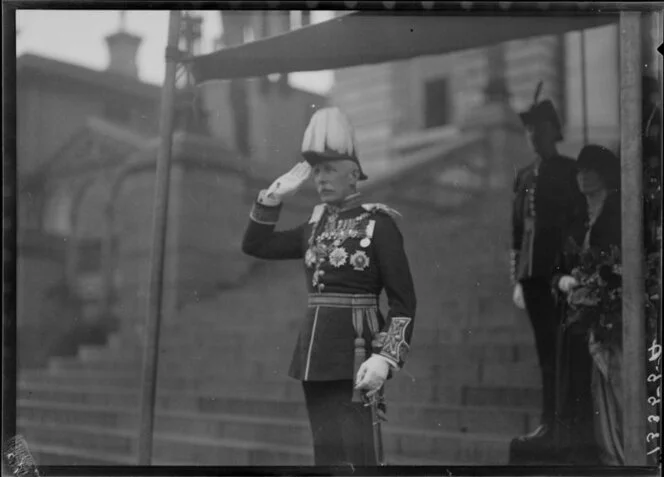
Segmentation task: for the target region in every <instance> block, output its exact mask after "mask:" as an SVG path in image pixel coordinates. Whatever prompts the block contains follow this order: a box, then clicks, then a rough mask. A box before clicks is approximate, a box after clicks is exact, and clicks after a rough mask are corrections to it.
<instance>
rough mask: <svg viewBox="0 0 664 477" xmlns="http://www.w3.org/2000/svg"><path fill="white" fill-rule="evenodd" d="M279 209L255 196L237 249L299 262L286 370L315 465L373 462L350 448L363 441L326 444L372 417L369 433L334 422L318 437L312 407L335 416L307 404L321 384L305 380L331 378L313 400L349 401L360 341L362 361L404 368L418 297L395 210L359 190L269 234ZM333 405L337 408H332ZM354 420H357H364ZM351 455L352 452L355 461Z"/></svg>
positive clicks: (353, 434) (354, 436)
mask: <svg viewBox="0 0 664 477" xmlns="http://www.w3.org/2000/svg"><path fill="white" fill-rule="evenodd" d="M280 210H281V206H277V207H270V206H267V205H264V204H263V203H261V199H260V196H259V200H257V202H256V203H255V204H254V207H253V209H252V211H251V215H250V218H251V220H250V223H249V226H248V228H247V230H246V233H245V237H244V242H243V250H244V252H245V253H247V254H249V255H252V256H254V257H257V258H262V259H272V260H287V259H301V260H303V266H304V269H305V274H306V279H307V286H308V291H309V299H308V307H307V312H306V315H305V317H304V319H303V321H302V325H301V327H300V332H299V336H298V340H297V344H296V346H295V351H294V353H293V358H292V361H291V365H290V370H289V375H290V376H291V377H293V378H295V379H298V380H301V381H304V388H305V397H307V404H308V410H309V416H310V421H311V423H312V428H313V430H314V448H315V451H316V452H315V453H316V463H317V464H334V463H339V462H337V461H339V460H342V461H346V462H349V461H350V462H352V463H353V464H354V465H362V464H364V465H368V464H375V459H374V461H373V462H372V461H371V459H370V460H367V459H364V458H362V457H357V455H358V454H357V452H355V451H352V448H357V447H358V445H360V447H361V446H362V445H364V444H362V443H360V444H358V443H357V442H355V444H354V445H348V443H346V444H343V443H340V444H339V445H340V446H342V447H345V448H346V449H351V450H348V451H346V452H345V453H344V451H343V450H339V449H337V450H330V449H329V447H330V446H334V443H333V442H330V435H331V434H335V435H338V436H339V439H341V440H344V438H343V437H341V436H342V434H343V435H346V436H349V437H348V439H351V440H353V439H355V440H357V439H358V438H360V437H361V436H362V435H364V434H366V431H368V432H369V433H371V422H369V429H368V430H367V429H366V426H365V425H364V424H362V426H363V429H362V430H357V429H356V430H355V431H353V430H351V431H350V432H348V431H346V432H344V433H342V432H341V431H339V432H337V431H338V430H333V429H332V428H331V427H330V426H332V424H331V423H328V424H329V425H327V424H326V426H327V430H326V431H322V432H321V433H318V434H317V432H316V428H321V426H322V427H323V428H324V427H325V426H323V425H322V424H320V421H321V419H323V417H321V416H322V412H316V411H315V409H326V410H325V411H324V412H325V413H327V414H329V417H327V419H328V420H335V419H336V418H337V417H339V419H341V417H340V415H339V416H335V411H334V410H333V409H331V408H330V406H321V405H319V404H317V403H314V402H313V401H311V400H310V399H309V397H311V396H312V395H314V394H316V391H315V389H323V388H322V387H320V386H319V387H318V388H312V387H311V386H308V385H307V384H308V383H320V382H327V383H329V385H328V386H327V388H326V390H325V391H324V392H319V393H318V394H316V395H317V396H318V398H317V399H324V396H322V394H325V395H326V396H328V398H329V399H333V396H336V397H334V399H337V400H338V401H339V400H340V401H339V402H341V401H344V400H345V399H346V398H347V399H346V400H347V401H350V397H351V394H352V387H353V379H354V377H355V376H354V373H355V372H356V371H357V369H356V368H357V365H358V359H356V356H357V354H358V350H357V349H356V339H358V338H362V339H363V344H362V342H360V343H361V345H360V347H361V348H363V349H361V350H360V351H361V358H360V361H362V360H363V359H365V358H366V357H368V356H370V354H371V353H378V354H380V355H381V356H383V357H385V358H386V359H387V360H388V361H389V362H390V363H391V364H392V365H393V366H394V367H395V368H397V369H398V368H400V367H401V366H403V364H404V362H405V359H406V355H407V352H408V349H409V346H410V340H411V336H412V332H413V320H414V316H415V306H416V300H415V291H414V287H413V280H412V276H411V272H410V267H409V264H408V260H407V257H406V254H405V251H404V247H403V237H402V235H401V232H400V230H399V228H398V227H397V224H396V222H395V220H394V218H393V216H394V211H392V210H391V209H389V208H388V207H385V206H383V205H380V204H361V203H360V197H359V194H357V195H355V196H353V197H349V198H348V199H347V200H346V201H345V203H344V205H343V206H342V207H340V208H337V207H332V206H329V205H324V204H321V205H318V206H316V207H315V208H314V210H313V213H312V215H311V217H310V219H309V220H308V221H307V222H306V223H303V224H301V225H300V226H298V227H295V228H293V229H290V230H284V231H275V225H276V223H277V220H278V217H279V213H280ZM383 290H385V292H386V295H387V299H388V306H389V310H388V312H387V314H386V315H385V316H383V314H382V313H381V311H380V310H379V308H378V299H379V296H380V293H381V292H382V291H383ZM335 383H336V384H335ZM330 385H331V386H336V388H335V389H336V390H337V391H334V390H333V389H331V388H329V386H330ZM311 389H314V391H310V390H311ZM312 393H313V394H312ZM340 395H341V397H339V396H340ZM356 404H358V405H359V406H360V407H361V406H362V404H361V403H356ZM331 406H332V408H334V409H337V411H338V412H341V411H339V409H340V408H339V406H338V405H336V404H335V405H331ZM335 406H336V407H335ZM365 413H366V408H365ZM356 415H358V414H357V413H356ZM365 417H366V416H365ZM357 420H358V425H360V424H359V422H360V421H363V420H365V418H361V419H360V418H358V419H357ZM326 422H327V421H326ZM365 424H366V423H365ZM348 439H345V440H348ZM361 440H362V441H363V442H365V443H366V442H368V441H370V439H361ZM325 446H327V447H325ZM324 447H325V448H324ZM349 452H351V453H352V452H355V454H354V456H355V457H356V458H355V457H354V456H352V455H349ZM360 454H362V452H360ZM367 454H368V452H364V455H367ZM354 459H355V461H353V460H354ZM358 459H359V461H358Z"/></svg>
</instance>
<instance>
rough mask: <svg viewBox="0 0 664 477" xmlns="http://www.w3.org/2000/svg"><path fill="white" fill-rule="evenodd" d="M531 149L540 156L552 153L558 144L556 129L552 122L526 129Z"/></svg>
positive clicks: (542, 122)
mask: <svg viewBox="0 0 664 477" xmlns="http://www.w3.org/2000/svg"><path fill="white" fill-rule="evenodd" d="M526 136H527V138H528V143H529V144H530V147H532V149H533V150H534V151H535V152H536V153H537V154H539V155H542V154H546V153H547V152H549V151H551V150H552V148H553V146H555V144H556V136H557V134H556V128H555V126H554V125H553V123H551V122H550V121H541V122H538V123H536V124H534V125H529V126H527V127H526Z"/></svg>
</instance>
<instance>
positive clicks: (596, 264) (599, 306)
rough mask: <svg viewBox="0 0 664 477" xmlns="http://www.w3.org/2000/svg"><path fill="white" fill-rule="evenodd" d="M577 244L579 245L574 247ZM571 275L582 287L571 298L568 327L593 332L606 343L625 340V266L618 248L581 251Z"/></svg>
mask: <svg viewBox="0 0 664 477" xmlns="http://www.w3.org/2000/svg"><path fill="white" fill-rule="evenodd" d="M574 245H576V244H574ZM576 255H577V257H578V259H579V261H578V265H577V266H576V267H575V268H574V269H573V270H572V272H571V275H572V276H573V277H574V278H575V279H576V281H577V282H578V285H577V286H576V287H575V288H574V289H573V290H572V291H571V292H570V293H569V295H568V296H567V303H568V305H569V309H570V312H569V314H568V316H567V323H566V325H567V326H572V325H573V326H574V327H575V328H580V330H582V331H584V332H591V331H592V332H593V334H594V335H595V339H596V340H597V341H599V342H602V343H608V342H616V341H617V342H619V341H618V340H621V339H622V335H621V332H622V321H621V314H622V267H621V256H620V250H619V249H618V247H615V246H613V247H611V249H610V250H609V251H608V252H605V251H598V250H596V249H588V250H577V254H576Z"/></svg>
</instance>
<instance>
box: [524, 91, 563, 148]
mask: <svg viewBox="0 0 664 477" xmlns="http://www.w3.org/2000/svg"><path fill="white" fill-rule="evenodd" d="M543 85H544V83H543V82H542V81H540V82H539V83H538V85H537V88H536V89H535V97H534V98H533V104H532V105H531V106H530V108H529V109H528V110H527V111H524V112H522V113H519V117H520V118H521V122H522V123H523V125H524V126H525V127H534V126H537V125H538V124H542V123H544V122H546V121H549V122H551V123H553V125H554V126H555V128H556V131H557V132H558V134H557V136H556V141H562V140H563V133H562V127H561V125H560V119H559V118H558V113H557V112H556V108H555V106H554V105H553V102H552V101H551V100H550V99H545V100H543V101H539V95H540V93H541V92H542V86H543Z"/></svg>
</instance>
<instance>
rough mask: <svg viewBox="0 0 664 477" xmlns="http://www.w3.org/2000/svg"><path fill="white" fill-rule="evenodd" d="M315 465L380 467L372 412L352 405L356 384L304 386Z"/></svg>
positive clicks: (348, 381)
mask: <svg viewBox="0 0 664 477" xmlns="http://www.w3.org/2000/svg"><path fill="white" fill-rule="evenodd" d="M302 386H303V389H304V397H305V402H306V406H307V412H308V414H309V422H310V424H311V431H312V434H313V441H314V463H315V465H351V464H352V465H356V466H362V465H377V461H376V454H375V449H374V442H373V427H372V419H371V410H370V408H369V407H365V406H364V405H363V404H362V403H354V402H352V397H353V381H352V380H343V381H305V382H303V383H302Z"/></svg>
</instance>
